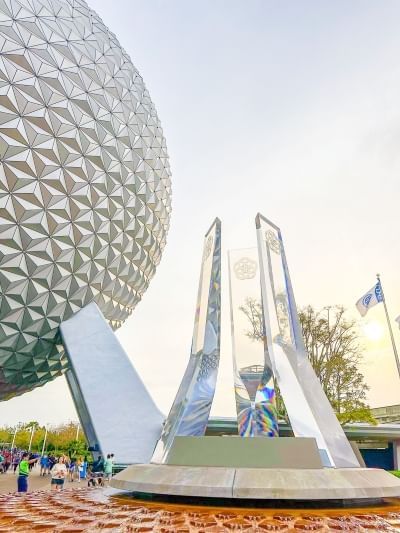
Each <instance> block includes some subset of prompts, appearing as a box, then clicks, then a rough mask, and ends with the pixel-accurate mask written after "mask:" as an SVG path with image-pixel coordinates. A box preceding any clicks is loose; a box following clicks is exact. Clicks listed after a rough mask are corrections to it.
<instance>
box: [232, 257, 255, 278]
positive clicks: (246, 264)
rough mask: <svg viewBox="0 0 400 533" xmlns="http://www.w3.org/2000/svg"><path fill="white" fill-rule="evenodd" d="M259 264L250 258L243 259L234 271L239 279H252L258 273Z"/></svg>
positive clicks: (238, 262)
mask: <svg viewBox="0 0 400 533" xmlns="http://www.w3.org/2000/svg"><path fill="white" fill-rule="evenodd" d="M257 268H258V266H257V262H256V261H253V259H250V258H249V257H242V258H241V259H239V261H237V262H236V263H235V264H234V266H233V271H234V272H235V275H236V277H237V278H238V279H240V280H244V279H252V278H254V276H255V275H256V273H257Z"/></svg>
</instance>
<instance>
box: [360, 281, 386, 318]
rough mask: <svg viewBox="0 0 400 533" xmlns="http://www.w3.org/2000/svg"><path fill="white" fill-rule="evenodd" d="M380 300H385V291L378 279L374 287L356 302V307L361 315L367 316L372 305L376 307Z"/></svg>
mask: <svg viewBox="0 0 400 533" xmlns="http://www.w3.org/2000/svg"><path fill="white" fill-rule="evenodd" d="M380 302H383V293H382V287H381V284H380V282H379V281H378V283H377V284H376V285H374V286H373V287H372V289H370V290H369V291H368V292H367V293H365V294H364V296H361V298H360V299H359V300H358V302H357V303H356V307H357V309H358V311H359V313H360V315H361V316H365V315H366V314H367V312H368V310H369V309H370V307H374V305H376V304H379V303H380Z"/></svg>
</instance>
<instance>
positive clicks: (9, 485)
mask: <svg viewBox="0 0 400 533" xmlns="http://www.w3.org/2000/svg"><path fill="white" fill-rule="evenodd" d="M39 472H40V468H39V467H37V466H36V467H33V469H32V472H31V474H30V475H29V480H28V492H33V491H35V490H50V481H51V477H50V476H45V477H43V476H40V475H39ZM86 485H87V482H86V481H81V483H78V482H77V481H74V482H73V483H70V482H69V481H65V483H64V486H65V488H73V487H74V486H76V487H86ZM16 490H17V474H14V473H13V472H12V471H10V470H9V471H8V472H7V474H0V494H4V493H7V492H16Z"/></svg>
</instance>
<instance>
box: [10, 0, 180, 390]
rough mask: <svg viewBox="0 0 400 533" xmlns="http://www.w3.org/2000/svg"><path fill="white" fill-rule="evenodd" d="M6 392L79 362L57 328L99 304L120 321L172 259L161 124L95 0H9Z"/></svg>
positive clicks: (43, 379)
mask: <svg viewBox="0 0 400 533" xmlns="http://www.w3.org/2000/svg"><path fill="white" fill-rule="evenodd" d="M0 48H1V54H0V399H5V398H8V397H11V396H13V395H15V394H20V393H22V392H24V391H26V390H29V389H31V388H33V387H35V386H37V385H42V384H43V383H45V382H46V381H48V380H50V379H52V378H54V377H55V376H57V375H58V374H60V372H62V371H64V370H65V369H66V367H67V360H66V358H65V357H64V356H63V354H62V352H60V351H59V350H58V349H57V343H58V342H59V337H58V333H57V332H58V325H59V324H60V322H61V321H62V320H66V319H68V318H69V317H70V316H72V315H73V314H74V313H75V312H77V311H78V310H79V309H80V308H82V307H83V306H85V305H86V304H88V303H89V302H91V301H95V302H96V303H97V304H98V306H99V307H100V309H101V310H102V312H103V314H104V316H105V317H106V319H107V320H108V321H109V323H110V324H111V325H112V327H113V328H117V327H119V326H120V325H121V323H122V322H123V321H124V320H125V319H126V318H127V317H128V316H129V314H130V313H131V312H132V310H133V309H134V307H135V306H136V304H137V303H138V302H139V301H140V299H141V297H142V295H143V293H144V291H145V290H146V288H147V286H148V284H149V281H150V279H151V278H152V276H153V275H154V272H155V268H156V265H157V264H158V263H159V261H160V258H161V253H162V249H163V247H164V245H165V240H166V233H167V230H168V226H169V218H170V209H171V208H170V202H171V181H170V170H169V163H168V154H167V150H166V143H165V139H164V136H163V132H162V128H161V125H160V121H159V119H158V117H157V113H156V110H155V108H154V105H153V103H152V101H151V99H150V96H149V93H148V92H147V90H146V87H145V85H144V83H143V80H142V78H141V76H140V74H139V73H138V71H137V70H136V68H135V67H134V66H133V64H132V62H131V60H130V58H129V56H128V55H127V54H126V52H125V51H124V50H123V49H122V48H121V46H120V44H119V42H118V40H117V39H116V37H115V36H114V34H112V33H111V32H110V31H109V30H108V29H107V27H106V26H105V25H104V24H103V22H102V20H101V19H100V18H99V17H98V15H97V14H96V13H95V12H94V11H92V10H91V9H90V8H89V7H88V6H87V4H86V3H85V2H84V1H83V0H57V1H55V0H54V1H51V0H7V1H4V2H0Z"/></svg>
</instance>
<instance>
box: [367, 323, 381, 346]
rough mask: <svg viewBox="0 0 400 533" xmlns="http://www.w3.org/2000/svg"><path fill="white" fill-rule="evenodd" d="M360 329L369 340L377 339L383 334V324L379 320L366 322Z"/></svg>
mask: <svg viewBox="0 0 400 533" xmlns="http://www.w3.org/2000/svg"><path fill="white" fill-rule="evenodd" d="M362 329H363V331H364V335H365V336H366V337H367V338H368V339H369V340H371V341H379V340H380V339H381V338H382V336H383V326H382V325H381V324H380V323H379V322H367V323H366V324H364V325H363V327H362Z"/></svg>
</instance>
